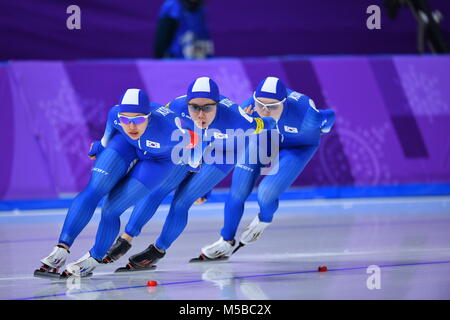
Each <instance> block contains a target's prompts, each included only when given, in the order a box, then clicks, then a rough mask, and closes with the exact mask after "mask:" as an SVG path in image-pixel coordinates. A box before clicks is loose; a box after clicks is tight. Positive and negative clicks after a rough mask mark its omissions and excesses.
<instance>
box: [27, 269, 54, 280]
mask: <svg viewBox="0 0 450 320" xmlns="http://www.w3.org/2000/svg"><path fill="white" fill-rule="evenodd" d="M33 275H34V276H35V277H37V278H42V279H59V277H60V274H59V273H58V272H49V271H42V270H40V269H36V270H34V273H33Z"/></svg>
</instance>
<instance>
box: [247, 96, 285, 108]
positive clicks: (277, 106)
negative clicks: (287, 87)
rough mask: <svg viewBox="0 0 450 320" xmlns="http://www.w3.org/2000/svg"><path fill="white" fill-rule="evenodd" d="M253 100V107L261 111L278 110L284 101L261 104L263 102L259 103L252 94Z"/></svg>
mask: <svg viewBox="0 0 450 320" xmlns="http://www.w3.org/2000/svg"><path fill="white" fill-rule="evenodd" d="M253 100H255V105H256V107H259V108H261V109H266V110H276V109H278V108H279V107H280V106H281V105H282V104H283V103H284V102H285V101H286V98H284V99H283V100H281V101H280V102H274V103H263V102H261V101H259V100H258V99H257V98H256V97H255V93H253Z"/></svg>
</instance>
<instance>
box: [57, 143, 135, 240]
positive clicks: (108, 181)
mask: <svg viewBox="0 0 450 320" xmlns="http://www.w3.org/2000/svg"><path fill="white" fill-rule="evenodd" d="M130 154H131V155H132V156H131V157H130V156H129V155H124V154H123V153H120V152H119V151H117V150H115V149H113V148H110V147H108V148H106V149H105V150H104V151H103V152H102V153H101V154H100V155H99V156H98V158H97V160H96V162H95V164H94V166H93V169H92V171H91V172H92V173H91V178H90V180H89V183H88V185H87V186H86V188H85V189H84V190H83V191H81V192H80V193H79V194H78V195H77V196H76V197H75V199H74V200H73V202H72V204H71V206H70V208H69V211H68V213H67V216H66V219H65V221H64V225H63V228H62V231H61V234H60V237H59V243H61V244H64V245H66V246H67V247H70V246H71V245H72V244H73V241H74V240H75V238H76V237H77V236H78V235H79V234H80V232H81V231H82V230H83V229H84V228H85V227H86V225H87V224H88V222H89V221H90V219H91V218H92V215H93V214H94V211H95V209H96V207H97V205H98V203H99V202H100V200H101V199H102V198H103V197H104V196H105V195H106V194H107V193H108V192H109V191H111V189H112V188H113V187H114V185H115V184H116V183H117V182H118V181H119V180H120V179H121V178H122V177H123V176H124V175H125V174H126V172H127V170H128V167H129V166H130V164H131V163H132V162H133V161H134V157H135V153H134V150H131V152H130Z"/></svg>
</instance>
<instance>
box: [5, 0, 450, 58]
mask: <svg viewBox="0 0 450 320" xmlns="http://www.w3.org/2000/svg"><path fill="white" fill-rule="evenodd" d="M428 1H429V3H430V5H431V7H432V8H433V9H439V10H441V11H442V13H444V15H446V18H445V19H444V21H443V22H442V27H443V30H444V33H445V36H446V38H447V43H450V1H448V0H428ZM207 2H208V6H207V14H208V15H207V21H208V25H209V27H210V31H211V36H212V38H213V40H214V43H215V48H216V55H217V56H220V57H224V56H228V57H253V56H268V55H291V54H372V53H377V54H379V53H415V52H416V29H417V27H416V21H415V19H414V18H413V16H412V14H411V12H410V11H409V9H406V8H404V9H403V10H401V11H400V12H399V15H398V19H397V20H395V21H392V20H390V19H389V18H388V17H387V15H386V12H385V10H384V8H383V7H382V5H381V3H382V1H379V0H339V1H336V0H321V1H313V0H264V1H261V0H244V1H242V0H226V1H224V0H208V1H207ZM162 3H163V0H130V1H123V0H95V1H92V0H77V1H72V0H70V1H69V0H38V1H36V0H20V1H11V0H0V12H1V19H0V60H10V59H55V60H66V59H85V58H150V57H152V53H153V37H154V33H155V28H156V19H157V17H158V12H159V8H160V6H161V4H162ZM72 4H77V5H78V6H80V8H81V30H75V31H73V30H72V31H71V30H68V29H67V28H66V19H67V17H68V16H69V15H68V14H66V8H67V7H68V6H69V5H72ZM372 4H378V5H380V6H381V7H382V18H381V30H368V29H367V27H366V19H367V17H368V14H367V13H366V9H367V7H368V6H369V5H372Z"/></svg>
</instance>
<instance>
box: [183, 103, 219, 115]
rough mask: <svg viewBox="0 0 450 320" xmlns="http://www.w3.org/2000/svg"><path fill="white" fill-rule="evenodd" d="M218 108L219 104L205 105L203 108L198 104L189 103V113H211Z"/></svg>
mask: <svg viewBox="0 0 450 320" xmlns="http://www.w3.org/2000/svg"><path fill="white" fill-rule="evenodd" d="M216 106H217V103H213V104H205V105H203V106H199V105H198V104H193V103H189V104H188V107H189V111H191V112H194V113H200V111H203V112H204V113H209V112H212V111H213V110H214V108H215V107H216Z"/></svg>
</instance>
